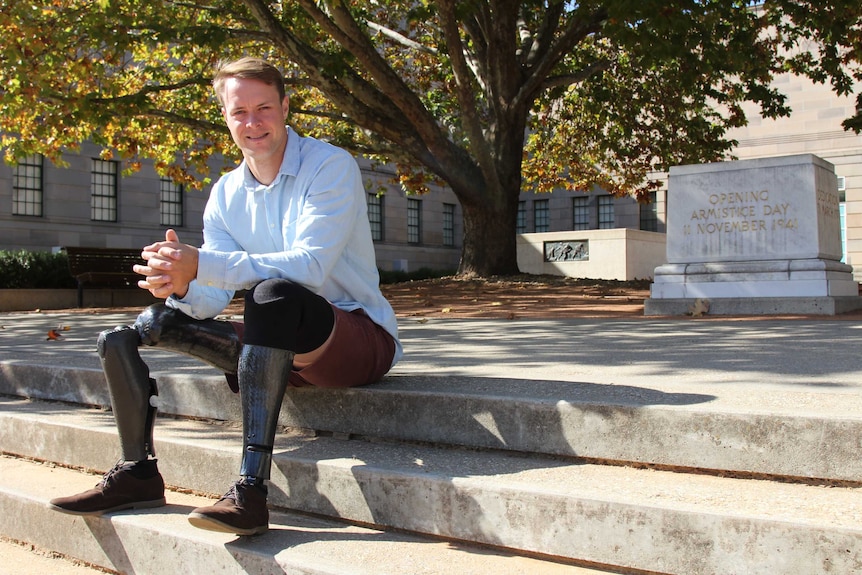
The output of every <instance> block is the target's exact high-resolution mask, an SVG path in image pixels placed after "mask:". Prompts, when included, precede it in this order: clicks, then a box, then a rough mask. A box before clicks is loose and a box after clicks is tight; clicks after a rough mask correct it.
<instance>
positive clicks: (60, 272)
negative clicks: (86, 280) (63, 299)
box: [0, 250, 77, 289]
mask: <svg viewBox="0 0 862 575" xmlns="http://www.w3.org/2000/svg"><path fill="white" fill-rule="evenodd" d="M76 285H77V283H76V282H75V278H73V277H72V275H71V274H70V273H69V259H68V258H67V256H66V254H65V253H63V252H60V253H56V254H52V253H51V252H29V251H26V250H20V251H0V289H59V288H74V287H75V286H76Z"/></svg>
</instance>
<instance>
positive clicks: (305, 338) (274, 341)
mask: <svg viewBox="0 0 862 575" xmlns="http://www.w3.org/2000/svg"><path fill="white" fill-rule="evenodd" d="M334 326H335V312H334V311H333V310H332V305H331V304H330V303H329V302H328V301H326V299H325V298H322V297H320V296H319V295H317V294H315V293H313V292H312V291H310V290H308V289H306V288H304V287H302V286H301V285H299V284H296V283H293V282H291V281H288V280H284V279H269V280H264V281H262V282H260V283H259V284H257V285H256V286H254V287H253V288H252V289H250V290H249V291H248V292H247V293H246V296H245V332H244V334H243V342H244V343H246V344H251V345H262V346H267V347H275V348H278V349H285V350H290V351H293V352H295V353H308V352H309V351H313V350H315V349H317V348H318V347H320V346H321V345H323V344H324V343H325V342H326V340H327V339H328V338H329V336H330V334H331V333H332V328H333V327H334Z"/></svg>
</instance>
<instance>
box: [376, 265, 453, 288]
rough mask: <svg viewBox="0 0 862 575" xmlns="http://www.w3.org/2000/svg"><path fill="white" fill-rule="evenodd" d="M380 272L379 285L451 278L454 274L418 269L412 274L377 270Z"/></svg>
mask: <svg viewBox="0 0 862 575" xmlns="http://www.w3.org/2000/svg"><path fill="white" fill-rule="evenodd" d="M378 271H379V272H380V283H381V284H397V283H401V282H407V281H416V280H427V279H432V278H442V277H446V276H451V275H452V274H454V273H455V272H453V271H441V270H432V269H431V268H419V269H418V270H416V271H412V272H402V271H387V270H378Z"/></svg>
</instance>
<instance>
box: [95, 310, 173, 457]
mask: <svg viewBox="0 0 862 575" xmlns="http://www.w3.org/2000/svg"><path fill="white" fill-rule="evenodd" d="M140 341H141V339H140V335H139V334H138V331H137V330H136V329H134V328H133V327H128V326H127V327H118V328H116V329H114V330H107V331H103V332H102V333H101V334H100V335H99V341H98V351H99V357H100V358H101V360H102V369H103V370H104V372H105V379H107V381H108V392H109V393H110V395H111V407H112V409H113V411H114V419H115V420H116V423H117V432H118V433H119V435H120V447H121V448H122V452H123V459H124V460H125V461H143V460H145V459H147V456H148V455H152V456H155V448H154V445H153V425H154V423H155V418H156V408H155V406H153V405H152V404H151V397H152V396H155V395H158V389H157V388H156V380H154V379H152V378H151V377H150V370H149V368H148V367H147V364H145V363H144V361H143V360H142V359H141V356H140V354H139V353H138V346H139V345H140Z"/></svg>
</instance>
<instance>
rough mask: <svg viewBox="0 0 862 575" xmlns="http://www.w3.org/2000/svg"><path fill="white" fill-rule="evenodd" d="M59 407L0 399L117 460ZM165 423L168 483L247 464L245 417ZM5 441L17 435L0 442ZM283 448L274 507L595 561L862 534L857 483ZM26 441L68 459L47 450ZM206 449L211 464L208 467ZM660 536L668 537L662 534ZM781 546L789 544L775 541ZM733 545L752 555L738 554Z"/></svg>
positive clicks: (759, 550) (5, 434)
mask: <svg viewBox="0 0 862 575" xmlns="http://www.w3.org/2000/svg"><path fill="white" fill-rule="evenodd" d="M60 411H61V410H53V412H52V413H51V414H50V417H47V416H43V417H41V418H33V419H30V418H29V416H26V415H25V416H24V417H20V416H19V417H15V416H12V415H9V414H8V410H4V411H0V431H2V433H0V438H12V437H31V438H33V440H34V442H35V443H36V444H38V445H39V446H41V447H42V448H43V449H44V450H47V449H48V448H49V447H51V446H53V447H55V448H60V449H61V450H62V448H63V447H64V446H65V444H72V445H74V446H75V447H76V448H78V449H79V450H81V449H84V448H89V449H90V450H92V452H93V453H94V454H95V455H90V457H96V458H99V457H100V458H102V459H103V460H104V463H102V464H101V465H100V464H98V463H97V464H87V465H85V466H87V467H92V468H100V467H101V468H103V469H106V468H108V467H110V465H111V464H112V463H113V461H112V460H111V456H110V455H107V454H110V453H115V451H114V450H115V449H116V445H117V439H116V435H115V432H114V430H113V422H112V418H111V417H110V415H109V414H105V413H101V412H96V413H86V414H85V417H84V418H83V419H82V420H81V421H76V423H74V424H73V423H71V422H69V423H61V422H59V421H58V420H59V419H60V415H59V412H60ZM71 411H73V412H74V411H76V410H71ZM71 419H76V418H75V417H74V416H73V417H72V418H71ZM164 423H165V424H166V425H164V426H163V428H164V429H163V430H162V433H161V434H160V436H161V440H158V439H157V449H158V451H159V452H160V454H161V457H162V459H161V461H160V468H161V469H162V472H163V474H164V475H165V478H166V480H167V481H168V483H172V484H175V485H180V486H183V487H186V488H191V489H193V490H195V491H199V492H206V493H213V494H220V493H221V492H223V491H224V490H225V489H226V486H228V485H229V484H230V483H231V482H232V481H233V480H234V479H235V474H236V470H237V469H238V468H239V454H238V453H237V445H239V444H240V438H239V434H238V432H237V430H235V429H233V430H231V429H220V428H216V429H213V428H212V426H209V425H207V424H206V423H204V422H189V421H172V422H171V421H169V422H164ZM64 436H67V437H66V440H64ZM157 437H159V436H157ZM0 450H3V451H9V450H10V446H9V445H3V444H0ZM276 451H277V454H276V456H275V457H274V467H273V477H272V482H271V489H270V501H271V502H272V503H273V504H274V505H277V506H279V507H286V508H293V509H298V510H301V511H305V512H309V513H315V514H322V515H334V516H338V517H342V518H345V519H347V520H349V521H353V522H357V523H363V524H369V525H371V524H376V525H382V526H388V527H395V528H398V529H405V530H408V531H413V532H419V533H426V534H429V535H437V536H443V537H447V538H451V539H457V540H464V541H471V542H475V543H479V544H487V545H492V546H495V547H505V548H511V549H517V550H520V551H521V552H525V553H540V554H542V555H546V556H557V557H563V558H567V559H570V560H575V561H584V562H588V563H591V564H602V565H619V566H621V567H625V568H629V569H641V570H651V569H655V566H656V565H662V566H663V567H662V568H661V569H658V571H663V570H664V571H666V572H670V573H674V572H679V573H693V572H697V573H722V572H727V571H726V570H725V567H724V566H725V564H726V563H727V562H728V561H737V562H738V561H744V562H745V563H746V565H747V569H748V571H746V572H751V573H758V572H761V571H758V569H762V572H763V573H781V572H782V571H781V561H784V559H785V558H786V557H792V558H793V560H794V562H795V563H797V564H799V565H803V566H805V565H807V566H808V567H807V568H808V569H809V571H810V572H816V570H817V567H816V566H815V565H816V564H822V562H823V561H826V562H827V563H830V562H831V563H833V564H837V565H844V566H843V567H841V568H842V569H844V568H845V567H846V568H848V569H850V570H849V571H846V572H852V569H851V568H850V565H849V564H843V563H842V561H845V562H846V561H848V559H847V558H846V557H844V554H843V550H844V549H854V548H860V547H862V528H860V525H862V497H860V494H862V490H860V489H846V488H829V489H827V488H818V487H812V486H800V485H788V484H782V483H774V482H758V481H751V480H737V479H727V478H719V477H705V476H686V475H683V474H674V473H668V472H656V471H651V470H638V469H625V468H605V467H601V466H591V465H576V464H568V463H565V462H559V461H555V460H552V459H548V458H536V459H535V460H532V459H530V458H525V457H517V456H512V455H506V454H498V453H483V452H458V453H455V454H454V458H452V454H451V453H450V450H444V449H440V448H430V447H422V446H398V445H394V444H368V443H364V442H356V441H340V440H333V439H330V438H311V437H280V441H279V444H278V445H277V446H276ZM29 455H32V456H35V457H38V458H40V459H48V460H59V458H58V457H55V456H53V454H51V453H47V452H45V451H43V452H42V453H41V454H40V453H33V454H29ZM67 457H68V455H67ZM201 459H203V460H204V461H205V463H206V468H207V469H208V470H209V471H208V473H206V474H201V473H200V472H199V469H200V468H201V465H200V461H201ZM75 463H78V464H82V463H83V461H82V460H81V459H78V460H77V461H75ZM201 475H204V476H203V477H201ZM669 533H672V534H673V535H672V536H670V537H669V536H668V534H669ZM665 539H668V541H666V542H665V545H666V546H667V547H664V546H662V545H656V544H655V541H662V540H665ZM715 539H717V542H716V541H713V540H715ZM647 541H650V542H652V543H649V544H648V545H647V544H646V542H647ZM688 541H703V542H706V541H709V542H710V544H709V548H710V552H708V553H707V552H704V553H700V552H699V553H698V554H695V555H696V559H695V558H693V557H692V556H691V555H692V554H691V552H690V550H688V549H686V543H685V542H688ZM776 549H777V550H781V553H778V554H777V555H773V553H772V550H776ZM736 550H747V551H746V553H750V554H751V556H750V557H743V558H740V557H736V556H735V554H736ZM767 550H769V552H767ZM779 559H780V561H779V564H776V560H779ZM693 562H694V563H693ZM817 562H821V563H817ZM723 570H724V571H723ZM803 571H804V570H803ZM836 572H844V571H841V570H840V569H839V570H838V571H836Z"/></svg>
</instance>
